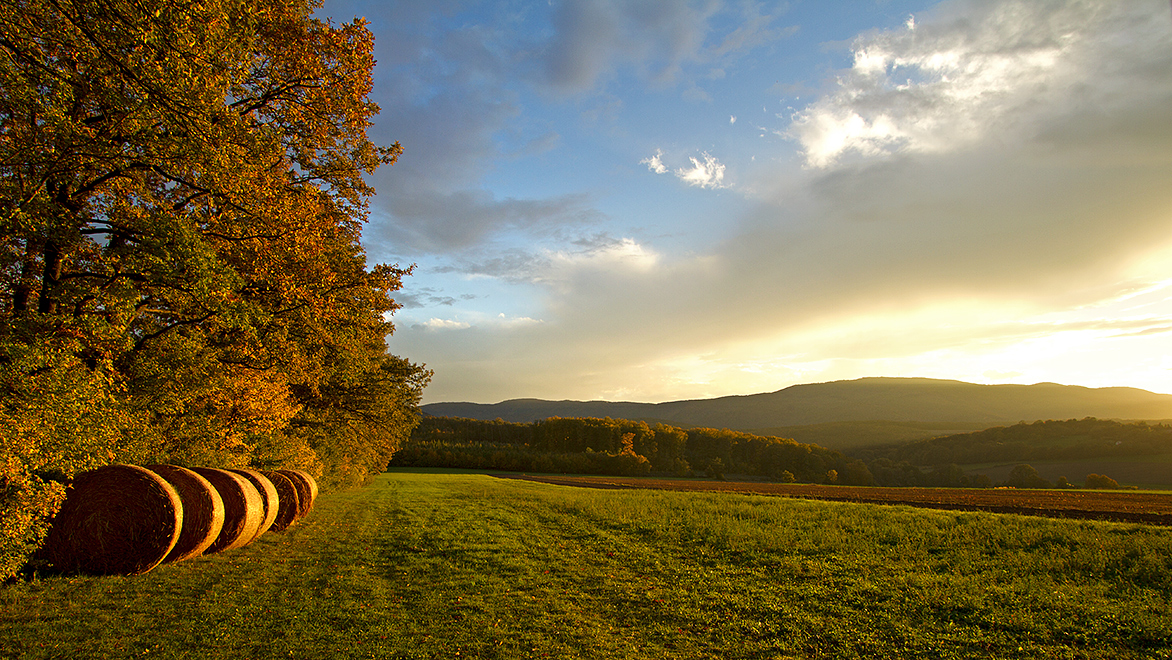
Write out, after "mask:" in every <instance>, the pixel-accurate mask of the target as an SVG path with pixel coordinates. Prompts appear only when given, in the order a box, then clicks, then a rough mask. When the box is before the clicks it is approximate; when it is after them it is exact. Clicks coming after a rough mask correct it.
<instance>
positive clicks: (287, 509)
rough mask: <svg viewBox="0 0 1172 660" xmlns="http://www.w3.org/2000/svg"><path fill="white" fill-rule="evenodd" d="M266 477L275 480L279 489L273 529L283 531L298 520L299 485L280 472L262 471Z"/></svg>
mask: <svg viewBox="0 0 1172 660" xmlns="http://www.w3.org/2000/svg"><path fill="white" fill-rule="evenodd" d="M261 474H263V475H264V476H265V478H266V479H268V480H269V481H271V482H273V487H274V488H276V489H277V517H276V518H275V519H274V520H273V526H272V529H274V530H276V531H278V532H283V531H285V530H286V529H288V528H289V525H292V524H293V523H295V522H297V510H298V508H299V506H300V505H299V504H298V501H297V486H295V485H294V484H293V480H292V479H290V478H289V477H286V476H285V475H283V474H281V473H280V472H261Z"/></svg>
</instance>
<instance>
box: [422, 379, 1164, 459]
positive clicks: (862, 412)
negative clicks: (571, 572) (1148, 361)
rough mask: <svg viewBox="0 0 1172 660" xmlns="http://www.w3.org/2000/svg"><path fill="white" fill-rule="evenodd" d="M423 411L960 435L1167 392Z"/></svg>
mask: <svg viewBox="0 0 1172 660" xmlns="http://www.w3.org/2000/svg"><path fill="white" fill-rule="evenodd" d="M422 410H423V412H425V413H427V414H430V415H437V416H445V417H467V418H471V419H498V418H499V419H503V420H505V421H511V422H531V421H535V420H539V419H545V418H547V417H613V418H616V419H631V420H644V421H648V422H664V423H667V424H672V425H676V426H705V427H713V428H729V429H735V430H746V431H750V430H761V429H772V428H779V427H795V426H809V425H817V424H827V423H837V422H863V421H874V420H884V421H889V422H919V423H931V424H933V425H942V427H943V428H951V429H958V430H959V429H972V428H978V427H990V426H997V425H1004V424H1014V423H1017V422H1020V421H1034V420H1045V419H1081V418H1083V417H1099V418H1103V419H1129V420H1140V419H1147V420H1162V419H1172V395H1168V394H1156V393H1153V392H1149V391H1146V390H1141V389H1135V388H1130V387H1107V388H1088V387H1080V386H1076V385H1058V384H1055V383H1038V384H1036V385H978V384H973V383H965V382H961V381H955V380H936V379H929V378H861V379H858V380H846V381H834V382H829V383H812V384H806V385H794V386H792V387H787V388H785V389H782V390H778V391H776V392H770V393H765V394H752V395H747V396H726V397H719V398H715V399H699V400H688V401H670V402H666V403H633V402H609V401H546V400H542V399H513V400H510V401H503V402H501V403H496V404H478V403H432V404H427V405H424V406H423V407H422ZM829 444H833V443H829ZM824 446H827V445H824Z"/></svg>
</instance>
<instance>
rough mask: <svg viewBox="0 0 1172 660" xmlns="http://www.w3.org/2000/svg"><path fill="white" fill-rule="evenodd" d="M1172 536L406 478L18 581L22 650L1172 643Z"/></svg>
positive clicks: (487, 480)
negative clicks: (182, 554)
mask: <svg viewBox="0 0 1172 660" xmlns="http://www.w3.org/2000/svg"><path fill="white" fill-rule="evenodd" d="M1170 596H1172V530H1170V529H1164V528H1153V527H1144V526H1138V525H1122V524H1111V523H1095V522H1071V521H1056V520H1045V519H1037V518H1025V517H1017V516H999V515H992V514H980V513H956V512H940V511H927V510H919V509H910V508H903V507H890V508H884V507H877V506H869V505H854V504H839V503H826V502H809V501H800V500H786V499H780V498H767V497H755V496H742V495H727V494H688V493H676V492H663V491H606V490H585V489H574V488H567V487H559V486H552V485H547V484H538V483H529V482H520V481H508V480H498V479H493V478H491V477H487V476H481V475H475V474H465V473H437V472H435V471H428V472H423V471H414V472H412V471H400V472H395V473H391V474H385V475H382V476H380V477H379V478H377V479H376V480H375V481H374V483H373V484H372V485H370V486H369V487H367V488H363V489H357V490H352V491H346V492H340V493H333V494H329V495H323V496H322V497H321V498H320V499H319V500H318V506H317V508H316V509H315V510H314V512H313V513H312V514H311V515H310V517H309V518H307V519H305V520H303V521H302V522H301V523H299V524H298V525H297V526H295V527H294V528H292V529H290V530H289V531H288V532H286V533H284V534H266V535H265V536H264V537H262V539H261V540H259V541H258V542H256V543H254V544H253V545H251V546H249V547H247V548H243V549H241V550H237V551H232V552H229V553H226V554H224V555H218V556H213V557H206V558H201V559H197V560H194V561H190V562H186V563H182V564H178V565H169V566H163V567H160V568H157V569H155V570H154V571H152V572H151V573H148V574H146V575H142V576H138V577H133V578H114V577H76V576H74V577H40V578H38V579H35V580H32V581H27V582H21V583H14V584H8V585H3V586H0V657H4V658H80V657H84V658H103V657H107V658H123V657H132V656H133V657H184V658H233V659H239V658H270V657H282V658H286V657H296V658H363V657H373V658H476V657H481V658H526V657H551V658H754V659H756V658H819V657H826V658H829V657H835V658H872V657H886V658H1100V657H1101V658H1170V657H1172V615H1170V614H1169V612H1172V603H1170V602H1169V600H1170Z"/></svg>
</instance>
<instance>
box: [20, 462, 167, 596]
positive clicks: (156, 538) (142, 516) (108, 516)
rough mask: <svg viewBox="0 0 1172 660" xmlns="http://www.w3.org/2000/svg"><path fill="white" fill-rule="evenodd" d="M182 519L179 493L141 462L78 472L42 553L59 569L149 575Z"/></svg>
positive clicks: (163, 554)
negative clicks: (139, 464)
mask: <svg viewBox="0 0 1172 660" xmlns="http://www.w3.org/2000/svg"><path fill="white" fill-rule="evenodd" d="M182 521H183V503H182V500H180V499H179V493H178V492H177V491H176V490H175V488H174V487H173V486H171V484H169V483H167V481H166V480H164V479H163V478H162V477H160V476H159V475H157V474H155V473H154V472H151V471H150V470H147V469H146V468H142V467H139V466H137V465H108V466H106V467H103V468H98V469H96V470H90V471H89V472H84V473H82V474H79V475H77V478H76V479H74V480H73V483H72V484H71V485H70V486H69V488H68V490H67V491H66V496H65V502H64V503H62V505H61V510H60V511H58V512H57V515H56V516H55V517H54V518H53V526H52V528H51V529H50V530H49V535H48V537H47V538H46V540H45V545H44V547H43V548H42V549H41V551H40V553H39V555H38V556H39V557H40V558H42V559H45V560H47V561H48V562H49V564H50V565H51V566H52V567H53V568H55V569H56V570H59V571H64V572H74V571H80V572H84V573H97V574H103V575H138V574H140V573H146V572H147V571H149V570H151V569H152V568H154V567H155V566H158V565H159V563H160V562H161V561H163V559H164V558H165V557H166V556H167V555H168V554H169V553H170V552H171V549H172V548H174V547H175V543H176V541H178V540H179V531H180V529H181V525H182Z"/></svg>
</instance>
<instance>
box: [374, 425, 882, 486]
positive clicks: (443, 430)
mask: <svg viewBox="0 0 1172 660" xmlns="http://www.w3.org/2000/svg"><path fill="white" fill-rule="evenodd" d="M390 465H391V466H392V467H462V468H472V469H499V470H514V471H534V472H563V473H585V474H612V475H638V474H649V473H652V472H656V473H664V474H673V475H692V474H703V475H707V476H711V477H723V476H724V474H725V473H729V474H745V475H754V476H760V477H765V478H769V479H775V480H779V481H802V482H810V483H840V484H844V485H859V486H865V485H870V484H872V483H873V482H874V480H873V478H872V476H871V473H870V471H869V470H868V469H867V466H866V465H865V464H864V463H863V462H862V461H859V460H854V459H850V458H848V457H846V456H844V455H843V454H841V453H839V452H837V451H833V450H830V449H826V448H824V447H819V446H818V445H811V444H802V443H798V442H795V441H793V440H790V439H787V438H774V437H765V436H757V435H753V434H750V433H742V432H739V431H730V430H727V429H709V428H693V429H682V428H677V427H674V426H668V425H665V424H655V425H650V424H647V423H646V422H642V421H629V420H622V419H611V418H609V417H607V418H602V419H599V418H586V417H551V418H548V419H544V420H540V421H536V422H531V423H514V422H505V421H502V420H499V419H498V420H494V421H483V420H475V419H464V418H457V417H433V416H424V417H423V419H422V420H421V421H420V423H419V426H417V427H416V428H415V430H414V431H413V432H412V434H411V438H410V440H409V441H408V442H407V444H406V445H404V447H403V448H402V449H401V450H400V451H399V452H398V453H396V454H395V456H394V458H393V460H392V461H391V463H390Z"/></svg>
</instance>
